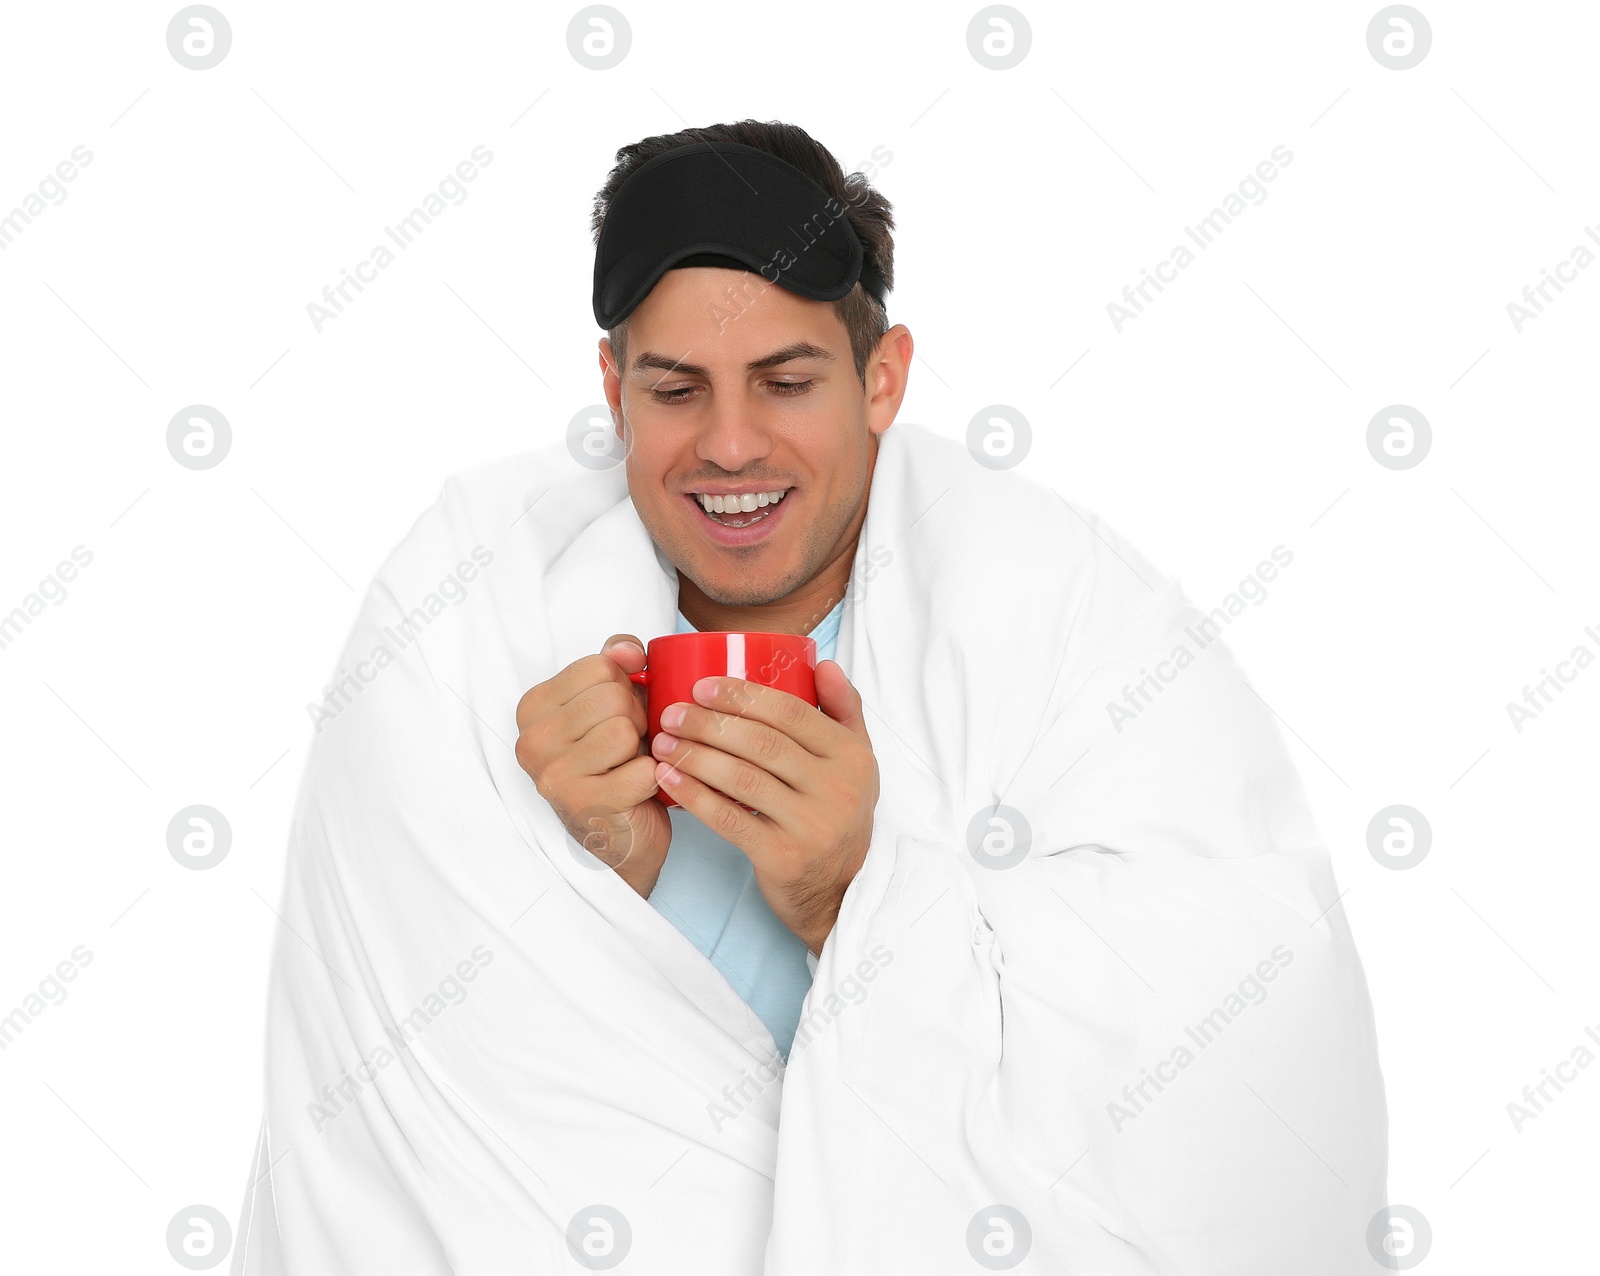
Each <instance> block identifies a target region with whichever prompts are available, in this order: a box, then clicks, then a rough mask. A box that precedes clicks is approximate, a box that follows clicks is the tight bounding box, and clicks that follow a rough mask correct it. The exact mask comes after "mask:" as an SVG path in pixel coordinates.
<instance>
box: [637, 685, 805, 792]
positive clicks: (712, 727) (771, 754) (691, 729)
mask: <svg viewBox="0 0 1600 1276" xmlns="http://www.w3.org/2000/svg"><path fill="white" fill-rule="evenodd" d="M762 690H765V688H762ZM795 699H796V700H797V703H799V704H800V705H802V706H803V709H804V712H805V713H806V714H808V715H813V716H816V717H821V716H822V715H821V714H819V713H817V711H816V710H815V709H814V708H812V706H810V705H808V704H806V703H805V701H803V700H798V698H797V697H795ZM667 708H668V709H669V710H670V709H674V708H678V709H681V711H682V713H683V719H682V721H680V722H679V723H678V724H677V725H676V726H674V725H672V723H670V722H669V721H668V718H670V716H671V715H670V714H669V713H667V712H666V711H663V716H662V721H661V733H659V734H657V736H656V737H655V738H656V739H657V740H659V739H660V738H661V735H662V734H665V735H666V736H668V738H669V739H670V738H671V737H674V736H675V737H677V738H678V739H680V740H684V741H690V742H696V743H699V744H701V745H708V746H710V747H711V748H713V749H717V750H720V751H721V752H723V753H726V754H728V755H730V756H731V757H733V758H736V759H742V760H743V761H745V762H747V763H749V764H750V765H751V766H753V767H755V768H756V769H758V770H759V771H762V772H765V773H766V774H768V775H771V776H773V777H774V778H776V779H778V780H780V781H782V783H783V784H785V785H787V786H788V787H789V788H790V789H792V790H794V791H795V792H797V793H805V792H809V791H810V789H811V788H812V785H811V778H812V773H813V770H814V769H815V767H816V766H817V764H818V761H819V759H818V758H817V757H816V756H815V755H814V754H812V753H811V752H810V751H809V750H807V749H803V748H801V747H800V745H798V744H796V743H795V741H794V740H793V739H792V738H791V737H790V736H788V735H787V734H785V732H784V731H783V730H782V729H780V728H779V727H774V726H768V725H767V724H766V723H765V722H762V721H761V720H760V719H758V718H755V717H753V716H745V715H741V714H738V713H726V712H723V711H722V710H720V709H707V708H705V707H704V706H703V705H698V704H687V703H680V704H678V705H668V706H667ZM658 756H659V755H658ZM707 778H710V779H712V783H715V782H716V781H715V779H714V778H712V777H707ZM719 787H721V786H719ZM724 791H725V792H731V790H726V789H725V790H724ZM734 796H738V795H737V794H735V795H734ZM750 805H751V806H754V807H756V809H757V810H766V808H765V807H763V806H761V805H760V804H759V803H757V802H755V801H754V800H752V801H751V802H750Z"/></svg>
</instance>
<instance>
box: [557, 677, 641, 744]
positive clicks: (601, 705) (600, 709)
mask: <svg viewBox="0 0 1600 1276" xmlns="http://www.w3.org/2000/svg"><path fill="white" fill-rule="evenodd" d="M609 718H624V719H626V720H627V722H628V725H629V727H630V728H631V729H632V731H633V743H632V745H631V746H630V748H629V750H628V752H629V753H630V754H635V753H637V752H638V751H639V739H640V737H642V736H643V735H644V733H645V728H646V727H647V726H648V725H649V724H648V722H647V721H646V719H645V713H644V706H643V705H641V704H640V703H639V701H638V698H637V697H636V696H635V695H634V694H633V690H632V686H631V684H626V683H625V684H623V685H620V686H619V685H618V684H617V683H614V682H598V683H595V684H594V685H593V686H590V687H586V688H584V689H583V690H582V691H580V692H578V694H577V695H576V696H574V697H573V698H572V699H571V700H570V701H568V702H567V704H566V705H564V706H563V707H562V709H561V711H560V712H559V713H558V714H557V715H556V718H555V722H554V724H553V725H552V727H551V728H550V738H552V739H553V740H555V742H556V743H558V744H565V745H574V744H577V743H578V742H579V741H580V740H582V739H583V738H584V737H585V736H587V735H588V734H589V733H590V732H591V731H593V730H594V729H595V728H596V727H598V726H601V725H603V724H604V723H605V722H606V720H607V719H609ZM619 739H620V736H619Z"/></svg>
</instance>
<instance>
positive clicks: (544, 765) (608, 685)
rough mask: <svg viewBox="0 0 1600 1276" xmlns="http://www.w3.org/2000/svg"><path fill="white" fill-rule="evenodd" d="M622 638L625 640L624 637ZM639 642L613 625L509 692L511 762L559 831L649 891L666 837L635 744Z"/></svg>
mask: <svg viewBox="0 0 1600 1276" xmlns="http://www.w3.org/2000/svg"><path fill="white" fill-rule="evenodd" d="M629 644H631V645H629ZM644 661H645V654H644V644H643V643H642V642H640V641H639V640H638V639H637V638H635V637H634V636H633V635H632V634H613V635H612V636H611V637H610V638H607V639H606V640H605V642H604V643H603V644H601V647H600V654H599V655H598V656H584V657H583V658H582V659H580V660H574V661H573V662H572V663H571V664H570V665H568V666H567V667H566V668H565V669H563V670H562V671H561V672H560V673H558V674H556V676H555V677H553V678H551V679H550V680H549V681H548V682H541V683H539V684H538V685H537V686H535V687H533V688H532V689H530V690H529V691H528V693H527V694H526V695H524V696H523V697H522V699H521V700H520V701H518V702H517V732H518V735H517V749H516V753H517V762H518V763H519V764H520V765H521V767H522V769H523V770H524V771H526V772H527V773H528V774H529V776H531V777H532V779H533V783H534V785H535V787H536V788H537V789H538V790H539V795H540V796H541V797H543V798H544V799H545V801H547V802H549V803H550V805H551V807H552V808H553V809H554V810H555V813H556V815H557V816H558V817H559V818H560V820H561V822H562V824H563V825H565V826H566V829H567V832H569V833H570V834H572V836H573V837H574V838H576V839H577V840H578V842H579V843H581V844H582V845H583V846H585V847H587V848H588V849H589V850H590V851H591V852H592V853H593V854H595V855H596V856H598V857H599V858H600V859H602V860H604V861H605V862H606V863H607V864H609V865H611V867H612V868H613V869H615V870H616V872H617V875H618V876H619V877H621V878H622V879H623V880H624V881H625V882H627V883H628V885H629V886H631V887H633V889H634V890H636V891H638V892H639V894H640V895H641V896H643V897H644V898H646V899H648V898H649V897H650V892H651V891H652V890H654V889H655V885H656V879H657V878H658V877H659V876H660V875H661V865H662V864H663V863H664V862H665V860H666V858H667V848H668V846H669V845H670V844H671V842H672V821H671V820H670V819H669V818H668V816H667V808H666V807H664V806H663V805H662V804H661V803H659V802H657V801H655V800H654V798H653V796H652V795H653V794H654V793H655V792H656V790H657V787H658V786H657V784H656V760H655V758H653V757H651V756H650V754H648V753H646V752H645V751H644V736H645V731H646V728H647V726H648V723H647V722H646V719H645V710H644V688H643V687H640V686H638V685H636V684H635V683H633V682H632V681H630V680H629V678H628V674H629V673H637V672H638V671H639V670H640V669H642V668H644Z"/></svg>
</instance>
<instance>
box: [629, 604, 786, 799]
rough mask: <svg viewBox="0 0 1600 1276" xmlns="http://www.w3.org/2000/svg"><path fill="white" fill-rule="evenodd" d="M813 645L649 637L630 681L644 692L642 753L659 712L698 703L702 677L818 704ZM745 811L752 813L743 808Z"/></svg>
mask: <svg viewBox="0 0 1600 1276" xmlns="http://www.w3.org/2000/svg"><path fill="white" fill-rule="evenodd" d="M816 670H817V640H816V639H815V638H808V637H806V636H805V635H804V634H766V633H749V632H740V631H728V630H704V631H696V632H694V633H687V634H664V635H662V636H661V637H660V638H652V639H651V640H650V645H649V647H648V648H646V650H645V667H644V668H643V669H641V670H640V671H639V672H638V673H630V674H629V675H628V677H629V678H630V679H632V680H633V681H634V682H636V683H639V684H640V685H641V686H643V687H644V689H645V720H646V723H647V724H648V734H646V736H645V752H646V753H648V752H650V750H651V748H652V746H653V745H654V744H655V738H656V732H658V731H660V730H661V711H662V710H663V709H665V708H666V707H667V706H668V705H669V704H677V703H679V702H680V701H681V702H682V703H684V704H697V703H698V701H696V700H695V698H694V684H695V683H696V682H698V681H699V680H700V679H701V678H718V677H726V678H745V679H747V680H748V681H750V682H756V683H760V684H761V685H762V686H764V687H775V688H777V689H778V690H779V691H787V692H788V693H789V694H790V695H794V696H799V697H800V698H801V699H802V700H804V701H805V702H806V703H807V704H811V705H815V704H816V703H817V679H816ZM656 797H657V798H659V799H660V801H661V803H662V805H664V806H677V805H678V803H677V802H674V801H673V800H672V795H671V794H669V793H668V792H667V791H666V789H665V788H662V789H659V790H657V792H656ZM745 809H746V810H751V809H753V808H750V807H746V808H745Z"/></svg>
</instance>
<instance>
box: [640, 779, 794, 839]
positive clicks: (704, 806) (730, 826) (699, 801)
mask: <svg viewBox="0 0 1600 1276" xmlns="http://www.w3.org/2000/svg"><path fill="white" fill-rule="evenodd" d="M656 780H657V781H658V782H659V783H660V785H661V791H662V792H663V793H670V794H671V795H672V800H673V801H674V802H676V803H677V804H678V805H679V806H681V807H683V809H684V810H686V811H688V812H689V814H691V815H693V816H694V817H695V818H696V819H697V820H699V821H700V823H702V824H704V825H705V826H706V827H707V828H708V829H710V830H711V831H712V832H713V833H715V834H717V835H718V836H719V837H722V838H725V839H726V840H727V841H729V842H731V843H733V845H735V846H737V847H738V848H739V849H740V850H741V851H743V852H744V853H745V854H746V855H755V854H759V853H760V851H761V850H762V849H763V848H764V847H765V846H766V843H767V838H768V832H767V830H768V829H769V828H770V827H771V822H770V821H769V819H768V818H767V816H766V813H765V812H763V813H762V814H760V815H752V814H751V813H750V812H749V811H747V810H745V809H744V807H742V806H740V805H739V803H737V802H733V801H730V800H729V799H728V798H727V797H726V796H724V795H723V794H722V793H719V792H717V791H716V790H715V789H713V788H712V787H711V786H710V785H708V784H706V783H705V782H704V781H703V780H700V779H698V778H697V777H695V776H694V775H692V774H690V773H689V772H688V771H686V770H684V769H682V768H681V767H676V766H673V765H672V764H670V763H666V762H658V763H657V764H656ZM750 805H752V806H755V803H753V802H752V803H751V804H750ZM757 809H758V810H759V809H760V808H759V807H758V808H757Z"/></svg>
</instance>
